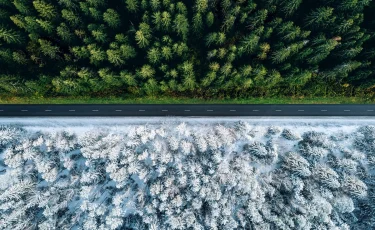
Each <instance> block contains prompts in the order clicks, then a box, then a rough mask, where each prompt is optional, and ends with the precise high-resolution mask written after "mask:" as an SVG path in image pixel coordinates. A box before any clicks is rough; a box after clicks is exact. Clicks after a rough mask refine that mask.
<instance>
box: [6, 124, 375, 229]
mask: <svg viewBox="0 0 375 230" xmlns="http://www.w3.org/2000/svg"><path fill="white" fill-rule="evenodd" d="M0 229H90V230H91V229H103V230H104V229H194V230H195V229H197V230H198V229H255V230H257V229H259V230H267V229H269V230H271V229H300V230H302V229H303V230H304V229H327V230H328V229H330V230H331V229H333V230H348V229H375V118H373V117H220V118H217V117H216V118H213V117H212V118H206V117H205V118H202V117H187V118H179V117H164V118H139V117H127V118H115V117H95V118H93V117H70V118H65V117H64V118H63V117H56V118H1V119H0Z"/></svg>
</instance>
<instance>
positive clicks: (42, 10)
mask: <svg viewBox="0 0 375 230" xmlns="http://www.w3.org/2000/svg"><path fill="white" fill-rule="evenodd" d="M33 5H34V8H35V9H36V11H38V13H39V15H40V16H41V17H44V18H47V19H52V18H53V17H55V16H56V13H57V12H56V9H55V7H54V6H53V5H52V4H48V3H46V2H45V1H41V0H36V1H33Z"/></svg>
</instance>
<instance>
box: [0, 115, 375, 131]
mask: <svg viewBox="0 0 375 230" xmlns="http://www.w3.org/2000/svg"><path fill="white" fill-rule="evenodd" d="M236 121H246V122H247V123H249V124H250V125H254V126H263V127H264V126H271V125H274V126H282V127H288V128H293V129H297V130H299V131H303V130H306V128H307V129H314V130H321V131H325V130H327V128H329V129H330V130H337V129H343V128H344V129H345V130H348V129H355V128H356V127H358V126H361V125H375V118H374V117H219V118H218V117H183V118H181V117H124V118H118V117H54V118H40V117H39V118H34V117H29V118H23V117H12V118H0V125H20V126H22V127H24V128H26V129H34V130H36V129H39V128H42V129H43V130H60V129H72V131H74V132H81V131H86V130H90V129H92V128H95V127H97V126H98V125H100V126H101V127H108V128H117V127H121V126H122V127H127V126H128V125H145V124H148V125H160V124H172V123H179V122H186V123H187V124H192V125H201V126H207V125H212V124H228V123H233V122H236ZM348 131H349V130H348Z"/></svg>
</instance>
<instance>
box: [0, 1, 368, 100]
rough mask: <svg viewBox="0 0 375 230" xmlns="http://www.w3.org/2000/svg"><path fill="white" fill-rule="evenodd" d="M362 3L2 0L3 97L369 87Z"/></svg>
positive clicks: (357, 90)
mask: <svg viewBox="0 0 375 230" xmlns="http://www.w3.org/2000/svg"><path fill="white" fill-rule="evenodd" d="M374 12H375V2H373V1H371V0H194V1H191V0H117V1H114V0H0V95H25V96H28V95H37V96H43V97H52V96H61V95H65V96H66V95H68V96H82V95H88V96H98V97H107V96H137V97H142V96H158V95H164V96H167V97H178V96H197V97H198V96H199V97H203V98H218V97H221V98H223V97H225V98H249V97H265V96H332V95H336V96H347V97H349V96H360V97H364V96H366V97H372V96H374V95H375V37H374V36H375V13H374Z"/></svg>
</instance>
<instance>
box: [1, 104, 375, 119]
mask: <svg viewBox="0 0 375 230" xmlns="http://www.w3.org/2000/svg"><path fill="white" fill-rule="evenodd" d="M10 116H11V117H14V116H16V117H21V116H22V117H24V116H42V117H44V116H132V117H139V116H375V104H364V105H353V104H351V105H345V104H336V105H296V104H293V105H264V104H263V105H239V104H232V105H231V104H225V105H218V104H215V105H189V104H186V105H184V104H179V105H150V104H128V105H124V104H118V105H116V104H111V105H103V104H101V105H93V104H90V105H88V104H72V105H30V104H25V105H20V104H18V105H0V117H10Z"/></svg>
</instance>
